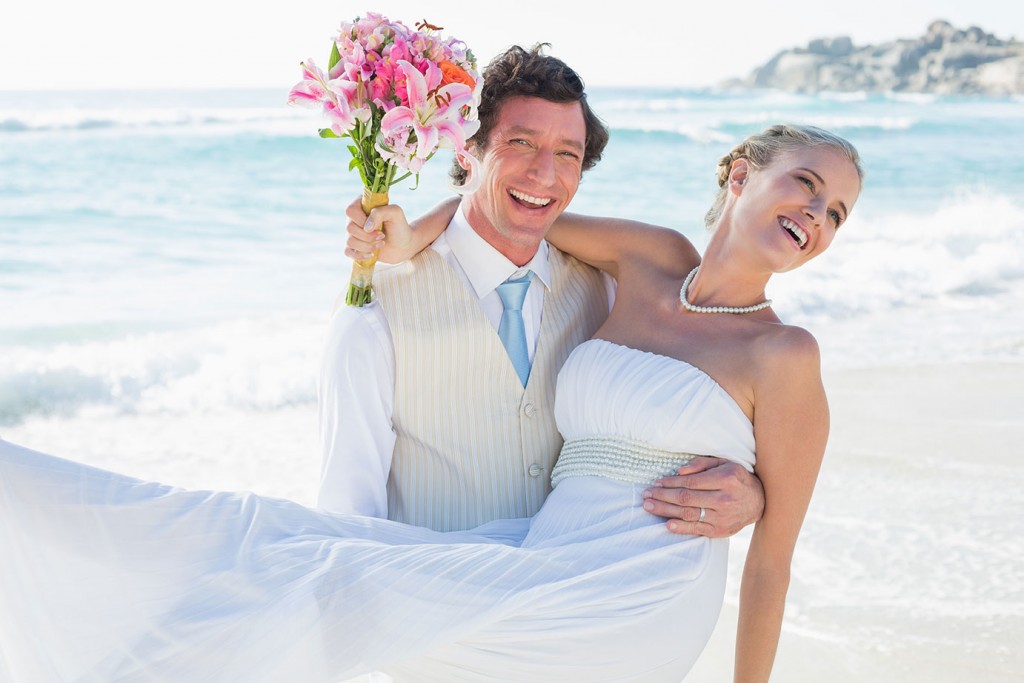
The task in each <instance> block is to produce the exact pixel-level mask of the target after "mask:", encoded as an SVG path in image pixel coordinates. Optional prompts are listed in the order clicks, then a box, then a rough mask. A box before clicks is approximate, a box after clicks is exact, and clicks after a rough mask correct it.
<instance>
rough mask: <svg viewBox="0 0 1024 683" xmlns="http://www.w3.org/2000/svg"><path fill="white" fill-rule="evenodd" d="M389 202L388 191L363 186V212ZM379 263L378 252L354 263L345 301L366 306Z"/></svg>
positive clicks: (371, 298) (369, 299)
mask: <svg viewBox="0 0 1024 683" xmlns="http://www.w3.org/2000/svg"><path fill="white" fill-rule="evenodd" d="M387 203H388V193H387V192H373V191H372V190H370V188H368V187H364V188H363V200H362V207H363V213H366V214H369V213H370V209H375V208H377V207H378V206H385V205H386V204H387ZM376 264H377V252H376V251H374V252H373V255H372V256H370V257H369V258H365V259H361V260H359V261H356V262H354V263H353V264H352V277H350V278H349V281H348V293H347V294H346V295H345V303H346V304H348V305H349V306H365V305H366V304H368V303H370V302H371V301H372V300H373V267H374V266H375V265H376Z"/></svg>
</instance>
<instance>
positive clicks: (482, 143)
mask: <svg viewBox="0 0 1024 683" xmlns="http://www.w3.org/2000/svg"><path fill="white" fill-rule="evenodd" d="M545 47H549V45H548V44H547V43H538V44H537V45H534V46H533V48H532V49H530V50H529V51H527V50H525V49H523V48H522V47H520V46H519V45H513V46H512V47H510V48H509V49H508V50H506V51H505V52H503V53H502V54H500V55H498V56H497V57H495V58H494V59H493V60H491V63H490V64H488V65H487V68H486V69H484V72H483V79H484V84H483V89H482V92H481V97H480V107H479V109H478V116H479V118H480V129H479V130H477V132H476V134H475V135H473V137H471V138H470V139H469V140H468V141H467V147H470V148H473V147H475V148H476V149H477V150H480V151H483V150H484V149H486V148H487V143H488V142H489V141H490V137H491V129H493V128H494V124H495V122H497V120H498V114H499V113H500V112H501V106H502V104H503V103H504V102H505V100H507V99H509V98H511V97H539V98H541V99H543V100H548V101H549V102H559V103H561V102H579V103H580V106H581V107H582V108H583V121H584V123H586V126H587V139H586V144H585V146H584V150H583V170H584V171H586V170H588V169H590V168H593V167H594V165H595V164H596V163H597V162H598V161H600V160H601V153H602V152H603V151H604V147H605V145H607V144H608V127H607V126H605V125H604V122H603V121H601V119H599V118H598V116H597V114H595V113H594V111H593V110H592V109H591V108H590V105H589V104H588V103H587V94H586V93H585V92H584V91H583V79H581V78H580V77H579V74H577V73H576V72H575V71H573V70H572V69H571V68H569V65H568V64H566V63H565V62H563V61H562V60H560V59H558V58H556V57H551V56H550V55H546V54H544V53H543V50H544V48H545ZM466 175H467V173H466V169H464V168H462V167H461V166H459V162H458V160H457V159H456V160H455V162H454V163H453V164H452V170H451V178H452V182H453V184H455V185H463V184H465V182H466Z"/></svg>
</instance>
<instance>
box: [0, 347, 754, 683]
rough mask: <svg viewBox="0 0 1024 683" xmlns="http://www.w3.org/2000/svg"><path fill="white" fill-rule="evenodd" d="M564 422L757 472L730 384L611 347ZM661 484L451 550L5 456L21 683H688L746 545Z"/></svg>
mask: <svg viewBox="0 0 1024 683" xmlns="http://www.w3.org/2000/svg"><path fill="white" fill-rule="evenodd" d="M556 417H557V420H558V424H559V429H560V430H561V431H562V433H563V434H564V435H565V436H566V439H567V440H569V439H576V438H585V437H605V436H607V437H620V438H628V439H638V440H643V441H645V442H647V443H649V444H651V445H652V446H653V447H656V448H659V449H664V450H671V451H679V452H684V453H699V454H709V455H720V456H723V457H729V458H732V459H734V460H737V461H739V462H741V463H742V464H744V465H745V466H747V467H748V468H749V467H752V465H753V462H754V447H753V446H754V444H753V433H752V428H751V425H750V422H749V421H748V420H747V418H746V417H745V416H744V414H743V413H742V411H741V410H740V409H739V407H738V406H737V405H736V404H735V403H734V402H733V401H732V399H731V398H730V397H729V396H728V394H726V393H725V391H724V390H723V389H722V388H721V387H720V386H718V385H717V384H716V383H715V382H714V381H713V380H712V379H711V378H710V377H708V376H707V375H706V374H704V373H703V372H701V371H700V370H698V369H696V368H694V367H693V366H690V365H687V364H686V363H683V362H681V361H678V360H674V359H671V358H668V357H665V356H659V355H656V354H652V353H647V352H644V351H638V350H636V349H631V348H628V347H624V346H619V345H617V344H613V343H611V342H606V341H602V340H591V341H589V342H586V343H584V344H583V345H581V346H580V347H578V348H577V349H576V350H575V351H574V352H573V353H572V355H571V356H570V358H569V359H568V361H567V362H566V364H565V367H564V368H563V370H562V372H561V374H560V376H559V383H558V398H557V401H556ZM643 489H644V486H643V485H638V484H631V483H625V482H622V481H615V480H611V479H607V478H602V477H596V476H582V477H570V478H567V479H565V480H563V481H562V482H561V483H560V484H559V485H558V486H557V488H556V489H555V490H554V492H553V493H552V494H551V496H549V498H548V500H547V501H546V502H545V504H544V506H543V508H542V509H541V511H540V512H539V513H538V514H537V516H536V517H534V518H532V519H530V520H525V519H521V520H499V521H496V522H492V523H491V524H487V525H484V526H482V527H478V528H477V529H473V530H470V531H466V532H454V533H438V532H433V531H430V530H425V529H420V528H415V527H409V526H405V525H401V524H397V523H393V522H389V521H386V520H378V519H371V518H365V517H354V516H346V515H335V514H330V513H326V512H324V511H321V510H314V509H309V508H305V507H303V506H300V505H297V504H295V503H291V502H289V501H285V500H278V499H272V498H264V497H260V496H257V495H254V494H251V493H222V492H209V491H186V490H182V489H178V488H173V487H169V486H164V485H161V484H154V483H148V482H143V481H139V480H136V479H132V478H130V477H125V476H122V475H118V474H113V473H110V472H106V471H102V470H98V469H94V468H91V467H88V466H85V465H81V464H77V463H73V462H70V461H66V460H62V459H60V458H55V457H53V456H48V455H44V454H41V453H37V452H34V451H30V450H28V449H24V448H21V447H18V446H14V445H12V444H10V443H7V442H4V441H0V681H4V682H7V681H12V682H13V681H18V682H21V681H33V682H39V683H45V682H49V681H75V682H87V681H88V682H93V681H96V682H99V681H103V682H105V683H114V682H118V683H127V682H136V681H137V682H143V681H145V682H155V681H161V682H170V681H175V682H180V681H189V682H190V683H201V682H204V681H211V682H212V681H218V682H220V681H223V682H229V681H230V682H235V681H247V682H260V681H266V682H276V681H299V680H301V681H304V682H305V683H316V682H318V681H322V682H324V683H336V681H338V680H339V679H343V678H346V677H351V676H354V675H357V674H359V673H362V672H366V671H371V670H382V671H385V672H387V673H390V674H391V675H392V676H394V677H395V678H396V679H397V680H412V681H463V680H477V681H480V680H488V681H551V680H564V681H672V682H676V681H679V680H680V679H681V678H682V677H683V675H684V674H685V673H686V672H687V671H688V670H689V668H690V667H691V666H692V664H693V662H694V661H695V660H696V657H697V655H698V654H699V653H700V651H701V649H702V648H703V647H704V645H705V643H706V641H707V639H708V637H709V636H710V634H711V630H712V628H713V626H714V623H715V621H716V619H717V617H718V612H719V609H720V606H721V600H722V593H723V590H724V582H725V572H726V553H727V548H728V547H727V542H726V541H725V540H709V539H706V538H702V537H690V536H679V535H676V534H672V533H670V532H669V531H667V529H666V528H665V525H664V520H662V519H660V518H658V517H655V516H653V515H650V514H648V513H646V512H644V511H643V509H642V507H641V504H642V498H641V495H640V494H641V492H642V490H643Z"/></svg>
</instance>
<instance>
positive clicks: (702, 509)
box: [697, 508, 707, 522]
mask: <svg viewBox="0 0 1024 683" xmlns="http://www.w3.org/2000/svg"><path fill="white" fill-rule="evenodd" d="M705 512H707V510H705V509H704V508H701V509H700V517H698V518H697V521H698V522H703V521H704V513H705Z"/></svg>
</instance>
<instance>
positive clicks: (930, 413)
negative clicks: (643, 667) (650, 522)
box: [687, 364, 1024, 683]
mask: <svg viewBox="0 0 1024 683" xmlns="http://www.w3.org/2000/svg"><path fill="white" fill-rule="evenodd" d="M826 385H827V387H828V391H829V397H830V404H831V410H832V425H833V427H832V435H831V438H830V441H829V447H828V451H827V455H826V460H825V465H824V467H823V469H822V473H821V477H820V479H819V483H818V487H817V490H816V492H815V498H814V502H813V503H812V506H811V510H810V512H809V513H808V519H807V521H806V523H805V526H804V533H803V534H802V536H801V540H800V543H799V545H798V547H797V556H796V559H795V563H794V570H793V579H792V586H791V589H790V596H789V601H788V605H787V614H786V623H785V626H784V630H783V636H782V641H781V645H780V649H779V655H778V660H777V662H776V667H775V672H774V675H773V679H774V680H778V681H818V680H829V681H833V683H838V682H842V681H851V682H852V681H865V680H876V681H901V682H910V681H921V682H924V681H928V682H931V683H941V682H949V683H953V682H954V681H986V683H989V682H992V683H995V682H1001V681H1020V680H1024V652H1022V650H1021V648H1020V646H1019V643H1020V642H1021V639H1022V637H1024V590H1022V583H1024V581H1022V577H1021V571H1020V569H1021V565H1020V558H1021V557H1024V552H1022V551H1024V546H1022V543H1021V540H1020V538H1021V532H1022V531H1024V529H1022V527H1024V499H1022V498H1021V496H1020V495H1019V492H1020V490H1021V486H1022V484H1024V466H1022V464H1021V462H1020V459H1019V458H1020V454H1021V447H1020V445H1019V444H1021V443H1022V442H1024V419H1022V417H1021V413H1020V404H1021V402H1022V400H1024V366H1021V365H1013V364H971V365H947V366H929V367H913V368H898V369H891V370H887V369H871V370H858V371H841V372H833V373H830V374H828V375H827V376H826ZM745 538H746V534H744V535H743V536H741V537H740V538H739V539H737V542H736V543H735V544H734V548H733V550H734V551H733V554H732V558H731V559H732V566H731V567H730V591H729V594H730V597H729V598H728V599H727V602H726V605H725V607H724V609H723V612H722V617H721V619H720V621H719V624H718V627H717V629H716V631H715V634H714V636H713V637H712V641H711V643H710V644H709V646H708V648H707V650H706V651H705V653H704V655H703V656H702V658H701V660H700V661H699V662H698V664H697V666H696V668H695V669H694V671H693V672H692V673H691V675H690V676H689V677H688V679H687V680H688V681H693V682H694V683H719V682H724V681H731V680H732V677H731V671H732V657H733V642H734V633H735V628H736V594H737V593H736V588H737V585H738V581H739V570H740V563H741V561H742V554H743V553H742V552H741V550H742V549H743V546H744V540H745Z"/></svg>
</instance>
